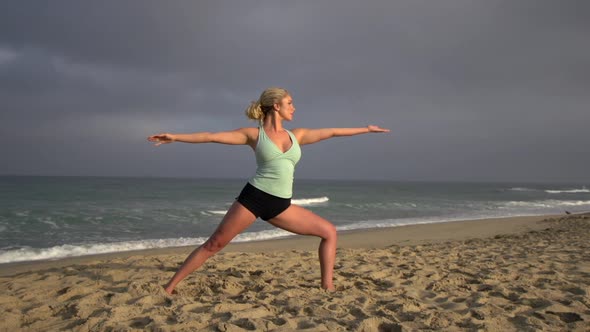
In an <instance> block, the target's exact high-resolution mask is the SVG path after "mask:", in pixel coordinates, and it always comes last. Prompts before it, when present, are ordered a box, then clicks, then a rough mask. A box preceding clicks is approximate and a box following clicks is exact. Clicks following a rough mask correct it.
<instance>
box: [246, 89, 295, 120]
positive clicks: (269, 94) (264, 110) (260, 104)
mask: <svg viewBox="0 0 590 332" xmlns="http://www.w3.org/2000/svg"><path fill="white" fill-rule="evenodd" d="M288 95H289V92H288V91H287V90H285V89H283V88H276V87H272V88H268V89H266V90H264V91H262V94H260V98H258V100H256V101H253V102H251V103H250V106H248V108H247V109H246V116H247V117H248V119H251V120H258V121H260V122H262V121H264V118H265V117H266V116H267V115H268V114H269V112H272V110H273V107H274V105H275V104H280V103H281V101H282V100H283V98H285V97H287V96H288Z"/></svg>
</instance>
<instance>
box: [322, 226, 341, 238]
mask: <svg viewBox="0 0 590 332" xmlns="http://www.w3.org/2000/svg"><path fill="white" fill-rule="evenodd" d="M337 237H338V234H337V231H336V226H334V224H332V223H330V222H328V225H326V228H325V230H324V236H322V238H323V239H324V240H336V238H337Z"/></svg>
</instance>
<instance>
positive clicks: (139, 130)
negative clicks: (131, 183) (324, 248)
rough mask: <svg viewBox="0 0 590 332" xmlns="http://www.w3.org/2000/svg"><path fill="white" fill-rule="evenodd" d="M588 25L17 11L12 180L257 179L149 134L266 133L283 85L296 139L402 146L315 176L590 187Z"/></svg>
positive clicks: (396, 7) (400, 14) (5, 9)
mask: <svg viewBox="0 0 590 332" xmlns="http://www.w3.org/2000/svg"><path fill="white" fill-rule="evenodd" d="M589 9H590V5H589V4H588V3H587V2H585V1H567V2H559V3H558V2H554V1H519V2H514V1H485V2H484V1H481V2H473V1H466V0H465V1H445V2H441V3H438V2H436V3H433V2H432V1H415V0H413V1H396V2H391V1H369V2H363V3H360V2H355V1H318V2H276V1H255V2H247V3H245V2H233V3H230V2H225V1H219V2H213V1H211V2H194V1H175V2H167V3H164V2H161V1H131V0H130V1H124V2H117V1H101V2H93V3H82V2H79V1H60V2H57V3H52V4H51V5H49V4H38V3H33V2H23V1H4V2H2V3H1V4H0V99H1V100H2V112H1V114H0V129H1V134H0V135H2V136H3V138H5V141H6V140H10V142H13V143H11V144H10V145H9V146H4V147H3V148H2V149H3V155H7V156H10V159H11V161H12V162H11V163H3V165H2V166H0V174H11V173H23V174H77V175H84V174H86V175H136V174H143V175H170V174H175V175H177V176H238V177H246V176H248V175H249V174H251V172H252V171H253V167H254V166H253V165H252V163H253V161H252V160H251V158H249V157H248V156H249V153H250V152H249V151H247V150H245V149H244V148H241V149H238V148H237V147H220V146H190V145H185V146H165V147H161V148H158V149H155V148H153V147H151V146H149V145H148V144H147V143H146V142H144V140H145V136H147V135H149V134H152V133H154V132H158V131H185V132H186V131H201V130H224V129H233V128H236V127H241V126H248V125H252V123H249V122H247V121H246V120H245V117H243V109H244V108H245V107H246V106H247V104H248V103H249V101H251V100H253V99H256V98H257V96H258V95H259V93H260V91H261V90H262V89H264V88H265V87H267V86H270V85H279V86H285V87H286V88H288V89H289V90H290V91H291V92H292V94H293V96H294V98H295V104H296V107H297V109H298V111H297V113H296V121H295V123H293V125H294V126H308V127H327V126H345V127H348V126H357V125H365V124H367V123H377V124H380V125H383V126H385V127H390V128H391V129H392V130H393V132H392V133H391V134H390V135H381V136H370V137H365V136H363V137H355V138H341V139H336V140H334V141H330V142H324V143H320V144H318V145H317V146H310V147H306V149H305V150H304V153H305V158H304V160H303V161H302V164H301V166H300V168H299V169H298V175H299V176H302V177H316V178H317V177H343V178H350V177H359V178H381V179H418V180H420V179H423V180H428V179H435V180H445V179H450V180H462V179H463V180H506V181H509V180H522V181H589V180H590V177H589V175H588V173H587V172H586V170H585V169H584V167H583V165H584V164H588V162H589V161H590V157H589V156H588V155H589V154H587V153H584V151H582V147H583V146H585V145H587V142H588V141H589V138H590V134H588V131H587V130H586V128H585V124H586V123H588V122H589V120H590V112H588V105H590V97H588V96H587V91H589V88H590V46H589V44H588V43H587V42H586V39H587V36H588V33H589V32H590V23H589V22H590V20H589V19H588V17H587V16H588V13H589V12H590V11H589ZM56 147H57V148H56ZM48 150H50V151H53V153H51V154H49V153H47V152H46V151H48ZM237 151H240V152H237ZM205 156H207V157H205ZM573 156H575V157H573ZM564 160H567V162H565V161H564ZM170 161H174V162H172V164H174V165H178V166H174V167H172V168H170V167H169V164H170ZM180 161H182V162H180ZM369 161H370V162H369ZM220 163H221V164H223V165H224V166H223V167H219V164H220ZM180 165H182V166H180Z"/></svg>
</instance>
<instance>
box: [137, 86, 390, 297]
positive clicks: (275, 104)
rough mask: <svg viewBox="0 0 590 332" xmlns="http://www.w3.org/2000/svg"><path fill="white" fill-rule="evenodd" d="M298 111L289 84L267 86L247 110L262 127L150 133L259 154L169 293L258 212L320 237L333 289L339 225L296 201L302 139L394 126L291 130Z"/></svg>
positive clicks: (327, 284)
mask: <svg viewBox="0 0 590 332" xmlns="http://www.w3.org/2000/svg"><path fill="white" fill-rule="evenodd" d="M294 112H295V106H294V105H293V98H292V97H291V95H290V94H289V93H288V92H287V90H285V89H282V88H268V89H266V90H264V91H263V92H262V94H261V95H260V98H259V99H258V100H257V101H255V102H252V103H251V104H250V106H249V107H248V109H247V110H246V115H247V116H248V118H250V119H253V120H258V121H259V123H260V125H259V127H256V128H240V129H236V130H233V131H225V132H216V133H210V132H200V133H193V134H170V133H163V134H157V135H153V136H149V137H148V140H149V141H150V142H156V143H155V145H156V146H158V145H161V144H167V143H172V142H185V143H222V144H235V145H237V144H241V145H249V146H250V147H251V148H252V150H254V154H255V155H256V164H257V169H256V174H255V175H254V176H253V177H252V178H251V179H250V180H249V181H248V183H247V184H246V186H245V187H244V189H243V190H242V192H241V193H240V195H239V196H238V197H237V198H236V201H235V202H234V203H233V204H232V206H231V207H230V208H229V210H228V211H227V213H226V215H225V216H224V217H223V220H222V221H221V223H220V224H219V226H218V227H217V229H216V230H215V232H214V233H213V234H212V235H211V236H210V237H209V239H208V240H207V241H205V243H203V244H202V245H201V246H199V247H198V248H196V249H195V250H194V251H193V252H192V253H191V254H190V255H189V256H188V257H187V258H186V260H185V261H184V263H183V264H182V266H180V268H179V269H178V271H176V273H175V274H174V276H173V277H172V279H171V280H170V281H169V282H168V284H166V286H164V288H165V290H166V292H167V293H168V294H172V292H173V291H174V288H175V287H176V285H177V284H178V283H179V282H180V281H181V280H182V279H184V278H185V277H186V276H187V275H189V274H190V273H191V272H193V271H194V270H196V269H198V268H199V267H200V266H201V265H203V263H204V262H205V261H206V260H207V259H208V258H209V257H211V256H213V255H214V254H215V253H217V252H218V251H220V250H221V249H223V247H225V246H226V245H227V244H228V243H229V242H230V241H231V240H232V239H233V238H234V237H235V236H236V235H238V234H240V233H241V232H243V231H244V230H245V229H246V228H248V226H250V225H251V224H252V223H253V222H254V221H255V220H256V218H258V217H260V218H261V219H263V220H265V221H267V222H269V223H270V224H272V225H274V226H276V227H279V228H282V229H284V230H287V231H289V232H292V233H296V234H301V235H313V236H318V237H320V238H321V242H320V246H319V259H320V268H321V278H322V280H321V286H322V288H324V289H326V290H334V285H333V282H332V279H333V271H334V261H335V256H336V238H337V235H336V228H335V227H334V225H332V223H330V222H329V221H327V220H326V219H324V218H322V217H320V216H318V215H316V214H314V213H313V212H311V211H309V210H307V209H304V208H302V207H300V206H297V205H295V204H291V196H292V187H293V173H294V170H295V165H296V164H297V162H298V161H299V158H300V157H301V149H300V145H305V144H312V143H316V142H319V141H321V140H325V139H328V138H331V137H338V136H352V135H359V134H366V133H383V132H389V130H388V129H382V128H379V127H377V126H367V127H362V128H324V129H305V128H297V129H293V130H292V131H289V130H287V129H285V128H284V127H283V121H291V120H293V113H294Z"/></svg>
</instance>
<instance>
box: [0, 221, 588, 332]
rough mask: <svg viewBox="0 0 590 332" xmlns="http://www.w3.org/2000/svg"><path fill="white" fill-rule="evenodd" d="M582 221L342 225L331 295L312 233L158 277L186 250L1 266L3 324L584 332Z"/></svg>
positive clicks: (17, 327)
mask: <svg viewBox="0 0 590 332" xmlns="http://www.w3.org/2000/svg"><path fill="white" fill-rule="evenodd" d="M589 226H590V215H588V214H580V215H568V216H566V215H564V216H543V217H539V216H535V217H517V218H504V219H490V220H477V221H461V222H450V223H438V224H424V225H413V226H403V227H395V228H386V229H376V230H368V231H355V232H348V233H342V234H340V237H339V246H338V252H337V262H336V270H335V285H336V288H337V291H336V292H333V293H330V292H326V291H323V290H322V289H320V287H319V281H320V276H319V263H318V260H317V254H316V250H317V244H318V240H317V239H315V238H307V237H293V238H288V239H282V240H273V241H263V242H250V243H237V244H231V245H230V246H228V247H227V248H226V249H224V251H223V252H221V253H220V254H218V255H216V256H214V257H213V258H212V259H210V260H209V261H208V262H207V263H206V264H205V266H203V267H202V268H201V269H200V270H198V271H196V272H195V273H193V274H192V275H190V276H189V277H188V278H187V279H185V280H184V281H183V282H182V283H181V284H180V285H179V286H178V288H177V291H178V294H175V295H173V296H167V295H166V294H165V293H164V292H163V290H162V288H161V285H162V284H164V283H165V282H166V281H167V280H168V279H169V278H170V277H171V276H172V274H173V273H174V271H175V270H176V268H177V267H178V266H179V264H181V263H182V261H183V260H184V258H185V257H186V255H187V254H188V253H189V252H190V251H191V250H192V248H170V249H161V250H147V251H137V252H127V253H120V254H110V255H97V256H90V257H79V258H71V259H64V260H59V261H45V262H31V263H20V264H4V265H2V266H0V288H1V289H2V293H1V295H0V331H21V330H22V331H60V330H68V331H70V330H72V331H146V330H147V331H296V330H308V331H414V330H445V331H588V330H589V329H590V227H589Z"/></svg>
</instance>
